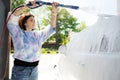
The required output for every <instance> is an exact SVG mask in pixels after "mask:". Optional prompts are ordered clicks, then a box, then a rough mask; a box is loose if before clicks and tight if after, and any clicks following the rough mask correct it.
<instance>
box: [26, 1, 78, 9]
mask: <svg viewBox="0 0 120 80" xmlns="http://www.w3.org/2000/svg"><path fill="white" fill-rule="evenodd" d="M36 4H37V6H35V7H33V6H32V4H31V3H30V2H29V3H28V4H27V6H28V7H29V8H31V9H34V8H37V7H40V6H42V5H52V3H51V2H44V1H36ZM58 6H60V7H66V8H71V9H79V6H73V5H64V4H58Z"/></svg>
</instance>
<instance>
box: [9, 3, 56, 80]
mask: <svg viewBox="0 0 120 80" xmlns="http://www.w3.org/2000/svg"><path fill="white" fill-rule="evenodd" d="M33 5H36V4H35V2H33ZM57 5H58V3H57V2H53V3H52V18H51V25H50V26H49V27H47V28H46V29H45V30H43V31H35V30H34V29H35V19H34V15H32V14H27V15H22V16H21V15H20V14H21V13H22V12H23V11H25V10H26V9H29V8H28V7H27V6H24V7H21V8H19V9H17V10H16V11H15V12H14V13H13V14H12V16H11V18H10V20H9V22H8V30H9V32H10V34H11V36H12V40H13V44H14V55H13V57H14V66H13V69H12V78H11V80H38V69H37V68H38V67H37V66H38V63H39V59H40V51H41V47H42V44H43V43H44V42H45V40H46V39H48V38H49V37H50V36H51V35H52V34H53V33H54V32H55V28H56V20H57Z"/></svg>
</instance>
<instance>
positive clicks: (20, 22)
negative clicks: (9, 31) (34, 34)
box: [18, 14, 34, 30]
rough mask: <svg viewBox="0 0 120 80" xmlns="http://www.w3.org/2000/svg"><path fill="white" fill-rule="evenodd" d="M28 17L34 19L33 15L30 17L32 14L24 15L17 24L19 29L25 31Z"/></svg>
mask: <svg viewBox="0 0 120 80" xmlns="http://www.w3.org/2000/svg"><path fill="white" fill-rule="evenodd" d="M30 17H34V15H32V14H26V15H23V16H20V19H19V21H18V24H19V26H20V28H21V29H23V30H26V26H25V23H26V22H27V20H28V19H29V18H30Z"/></svg>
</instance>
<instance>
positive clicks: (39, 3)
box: [0, 1, 79, 80]
mask: <svg viewBox="0 0 120 80" xmlns="http://www.w3.org/2000/svg"><path fill="white" fill-rule="evenodd" d="M36 4H37V5H36V6H32V4H31V2H29V3H28V4H26V5H21V6H18V7H17V8H15V9H14V10H13V11H12V13H11V14H10V15H9V16H8V18H7V20H6V22H5V25H4V28H3V32H2V37H1V39H0V47H1V46H2V41H3V39H4V35H5V32H6V29H7V24H8V21H9V19H10V17H11V15H12V14H13V13H14V12H15V10H16V9H18V8H20V7H23V6H28V7H29V8H30V9H35V8H38V7H40V6H42V5H52V3H51V2H44V1H36ZM59 6H60V7H65V8H71V9H79V6H73V5H64V4H58V7H59ZM8 45H9V43H8ZM8 51H9V46H8V49H7V54H8V53H9V52H8ZM7 61H8V56H7V58H6V67H5V72H4V75H3V80H5V77H6V74H7V69H8V62H7Z"/></svg>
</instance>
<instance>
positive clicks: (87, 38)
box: [58, 15, 120, 80]
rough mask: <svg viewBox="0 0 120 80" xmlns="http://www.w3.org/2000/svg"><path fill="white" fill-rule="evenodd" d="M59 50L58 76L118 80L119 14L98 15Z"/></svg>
mask: <svg viewBox="0 0 120 80" xmlns="http://www.w3.org/2000/svg"><path fill="white" fill-rule="evenodd" d="M59 51H60V53H59V54H61V57H60V59H59V62H58V69H59V76H60V77H61V79H60V80H120V16H116V15H99V16H98V20H97V22H96V23H95V24H93V25H92V26H89V27H87V28H86V29H84V30H83V31H81V32H79V33H75V34H74V35H73V36H71V37H70V42H69V43H68V44H67V45H64V46H60V48H59Z"/></svg>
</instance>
